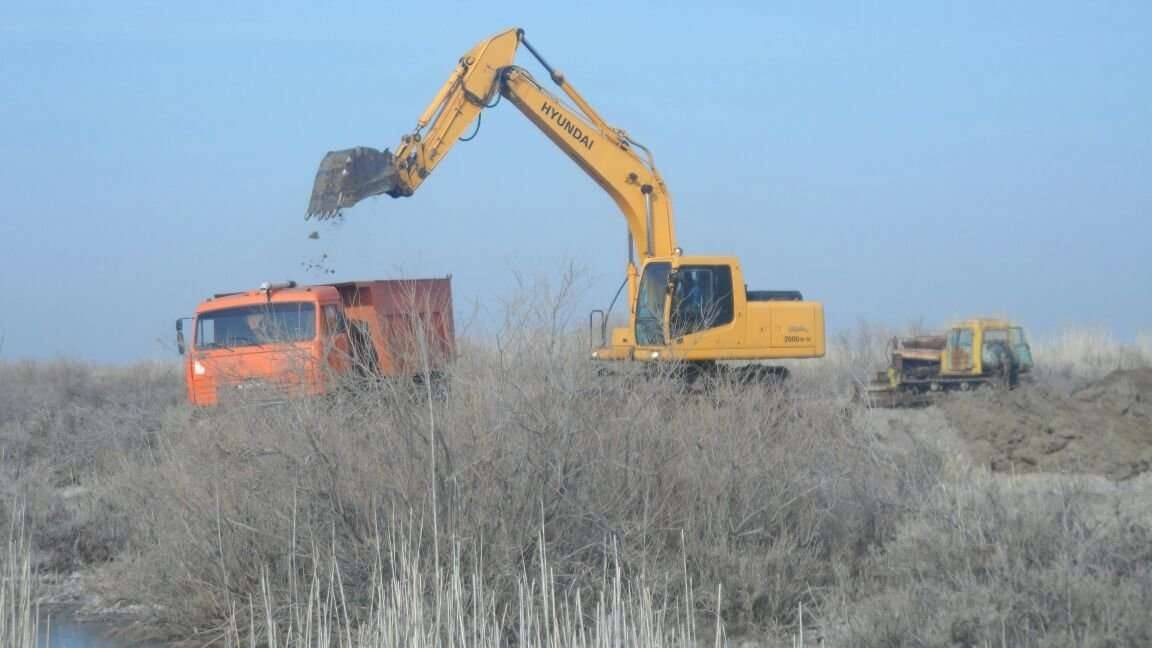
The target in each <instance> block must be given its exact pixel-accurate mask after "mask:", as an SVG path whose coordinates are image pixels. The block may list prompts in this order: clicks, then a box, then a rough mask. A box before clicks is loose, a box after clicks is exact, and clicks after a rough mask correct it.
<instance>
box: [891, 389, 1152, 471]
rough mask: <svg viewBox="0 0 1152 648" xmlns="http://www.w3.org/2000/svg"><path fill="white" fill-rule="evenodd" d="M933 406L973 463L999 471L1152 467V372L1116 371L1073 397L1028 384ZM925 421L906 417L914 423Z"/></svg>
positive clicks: (907, 422) (953, 397)
mask: <svg viewBox="0 0 1152 648" xmlns="http://www.w3.org/2000/svg"><path fill="white" fill-rule="evenodd" d="M928 409H929V410H932V409H938V410H939V412H940V413H942V415H943V416H942V419H943V421H942V422H944V423H946V424H947V426H948V427H949V428H951V429H952V430H954V431H955V434H956V435H957V436H958V437H959V438H960V440H961V441H962V442H963V445H964V446H965V448H966V449H967V452H968V453H969V454H970V455H971V457H972V459H973V460H974V461H976V462H977V463H981V464H983V465H987V466H989V467H990V468H991V469H992V470H993V471H998V472H1017V473H1026V472H1075V473H1086V474H1096V475H1103V476H1105V477H1108V478H1110V479H1113V480H1116V481H1123V480H1127V479H1130V478H1132V477H1135V476H1137V475H1140V474H1142V473H1144V472H1147V471H1149V470H1152V369H1138V370H1126V371H1115V372H1113V373H1111V374H1109V375H1108V376H1106V377H1104V378H1103V379H1101V380H1098V381H1096V382H1094V383H1091V384H1089V385H1088V386H1086V387H1084V388H1082V389H1079V390H1077V391H1075V392H1072V393H1071V394H1068V393H1061V392H1059V391H1057V390H1055V389H1052V388H1050V387H1045V386H1043V385H1025V386H1022V387H1020V388H1019V389H1016V390H1013V391H1011V392H1007V393H1005V392H992V391H983V390H982V391H981V392H978V393H972V394H959V395H950V396H948V397H947V398H945V399H943V400H941V401H939V402H938V403H937V404H936V405H935V406H934V407H932V408H928ZM925 416H931V415H930V414H928V413H915V414H914V413H908V414H904V413H902V414H901V415H900V417H899V418H900V419H901V422H903V423H904V424H905V425H910V424H915V421H917V418H916V417H920V418H924V417H925ZM932 418H935V417H932Z"/></svg>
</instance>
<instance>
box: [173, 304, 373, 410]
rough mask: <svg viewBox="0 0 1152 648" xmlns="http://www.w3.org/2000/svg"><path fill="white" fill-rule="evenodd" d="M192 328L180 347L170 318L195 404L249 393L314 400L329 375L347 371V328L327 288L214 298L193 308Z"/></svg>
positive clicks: (179, 327) (179, 335) (182, 337)
mask: <svg viewBox="0 0 1152 648" xmlns="http://www.w3.org/2000/svg"><path fill="white" fill-rule="evenodd" d="M191 322H192V324H191V336H190V338H191V339H190V340H189V342H190V343H188V344H186V343H185V339H186V338H185V335H184V331H183V320H177V346H178V348H179V349H180V350H181V352H182V353H183V354H184V357H185V361H184V376H185V381H186V384H187V388H188V400H189V401H190V402H191V403H193V404H194V405H216V404H218V402H219V401H220V400H221V399H222V398H227V397H228V396H231V395H240V394H243V393H245V392H251V391H252V390H256V389H269V388H272V389H273V390H274V391H278V392H286V393H297V394H318V393H321V392H323V391H324V383H325V380H326V379H327V378H328V377H329V375H330V373H331V372H330V371H329V370H330V369H334V370H336V371H342V370H345V369H346V368H347V364H348V358H349V353H348V352H349V350H350V343H349V339H348V332H347V329H348V327H347V323H346V318H345V316H344V308H343V305H342V304H341V301H340V295H339V293H338V291H337V290H336V289H335V288H333V287H331V286H309V287H297V286H296V284H295V282H287V283H283V284H264V285H262V286H261V287H260V288H259V289H257V290H253V291H247V292H237V293H223V294H217V295H214V296H212V297H211V298H209V299H208V300H206V301H204V302H203V303H201V304H200V305H199V306H198V307H197V308H196V314H195V316H194V317H192V318H191Z"/></svg>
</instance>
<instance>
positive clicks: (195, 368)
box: [192, 360, 208, 376]
mask: <svg viewBox="0 0 1152 648" xmlns="http://www.w3.org/2000/svg"><path fill="white" fill-rule="evenodd" d="M192 373H194V374H196V375H197V376H203V375H204V374H206V373H208V370H207V369H205V368H204V365H202V364H200V361H199V360H197V361H195V362H193V363H192Z"/></svg>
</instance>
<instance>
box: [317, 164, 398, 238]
mask: <svg viewBox="0 0 1152 648" xmlns="http://www.w3.org/2000/svg"><path fill="white" fill-rule="evenodd" d="M381 194H388V195H390V196H392V197H393V198H396V197H398V196H403V195H407V194H406V193H404V192H403V191H402V189H401V188H400V182H399V174H398V173H397V170H396V165H395V163H394V159H393V155H392V153H391V152H390V151H389V150H388V149H384V150H383V151H378V150H376V149H374V148H369V147H366V146H357V147H356V148H350V149H344V150H342V151H329V152H328V154H327V155H325V156H324V159H323V160H321V161H320V169H319V170H317V171H316V181H315V182H314V183H313V185H312V197H311V198H310V199H309V201H308V214H307V216H306V218H305V220H307V219H308V218H315V219H316V220H327V219H329V218H333V217H335V216H336V215H337V214H339V213H340V210H341V209H343V208H345V207H351V206H353V205H355V204H356V203H358V202H360V201H361V200H363V199H365V198H368V197H370V196H379V195H381Z"/></svg>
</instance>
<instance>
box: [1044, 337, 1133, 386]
mask: <svg viewBox="0 0 1152 648" xmlns="http://www.w3.org/2000/svg"><path fill="white" fill-rule="evenodd" d="M1032 347H1033V353H1034V355H1035V357H1036V375H1037V377H1038V378H1040V379H1042V380H1045V381H1047V382H1049V383H1050V384H1052V385H1053V386H1056V387H1062V388H1066V389H1075V388H1078V387H1082V386H1084V385H1085V384H1087V383H1089V382H1092V381H1094V380H1099V379H1100V378H1103V377H1104V376H1106V375H1108V374H1109V373H1111V372H1112V371H1115V370H1117V369H1140V368H1147V367H1152V332H1147V333H1142V334H1139V335H1137V336H1136V339H1135V342H1134V343H1128V344H1125V343H1122V342H1120V341H1119V340H1117V339H1116V338H1115V336H1113V335H1112V333H1111V332H1110V331H1108V330H1107V329H1104V328H1099V327H1097V328H1076V329H1069V330H1065V331H1062V332H1060V333H1059V334H1056V335H1054V336H1051V337H1048V338H1044V337H1041V338H1038V339H1035V340H1033V343H1032Z"/></svg>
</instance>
